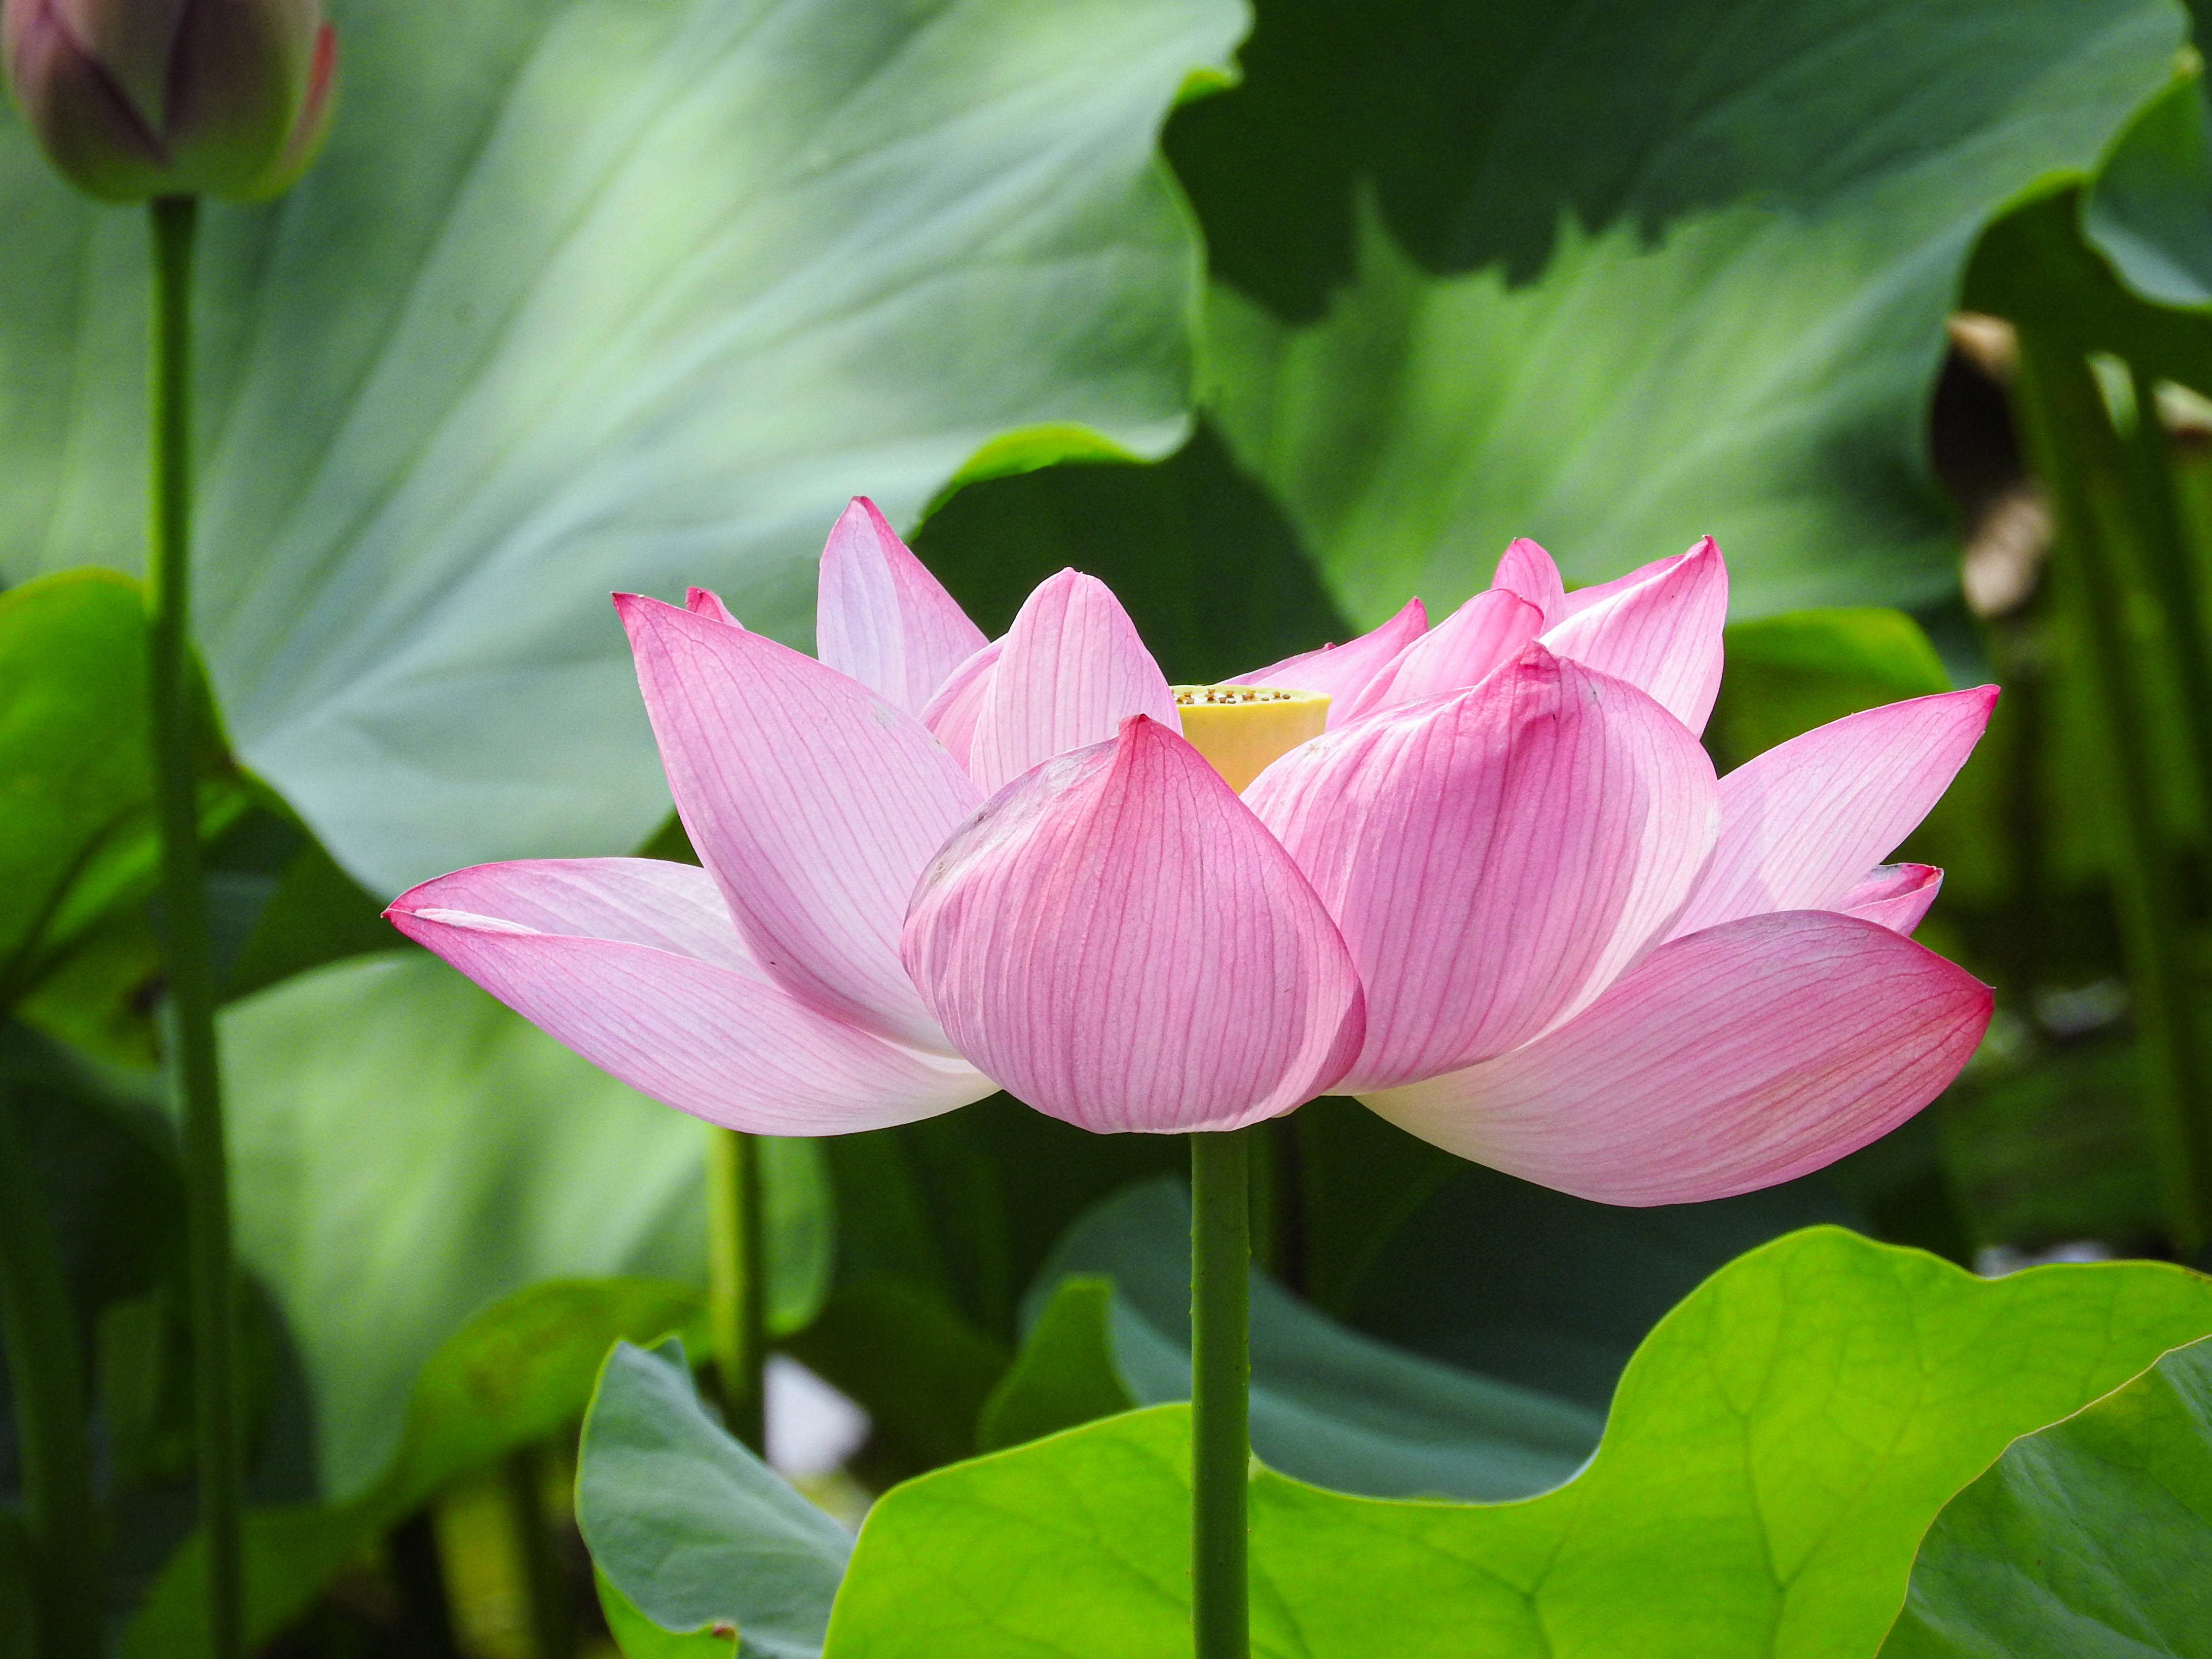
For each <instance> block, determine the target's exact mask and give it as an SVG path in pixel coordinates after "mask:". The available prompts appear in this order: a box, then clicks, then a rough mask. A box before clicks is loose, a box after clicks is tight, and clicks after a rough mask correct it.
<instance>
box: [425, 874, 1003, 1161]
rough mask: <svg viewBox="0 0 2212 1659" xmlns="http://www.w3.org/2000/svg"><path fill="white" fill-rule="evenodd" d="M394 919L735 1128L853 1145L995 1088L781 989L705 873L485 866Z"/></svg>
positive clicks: (527, 1008) (435, 889)
mask: <svg viewBox="0 0 2212 1659" xmlns="http://www.w3.org/2000/svg"><path fill="white" fill-rule="evenodd" d="M385 914H386V915H387V916H389V917H390V918H391V920H392V924H393V925H394V926H395V927H398V929H399V930H400V932H402V933H404V934H406V935H407V936H408V937H409V938H410V939H414V940H416V942H417V943H419V944H421V945H425V946H427V947H428V948H429V949H430V950H431V951H435V953H436V954H437V955H438V956H440V957H443V958H444V959H445V960H446V961H447V963H451V964H452V965H453V967H455V968H457V969H459V970H460V971H461V972H462V973H464V974H465V975H468V977H469V978H471V979H472V980H474V981H476V982H477V984H478V985H480V986H482V987H483V988H484V989H485V990H487V991H489V993H491V994H492V995H494V996H495V997H497V998H498V999H499V1000H501V1002H504V1003H505V1004H507V1006H508V1007H510V1008H513V1010H514V1011H515V1012H517V1013H519V1014H520V1015H522V1016H523V1018H526V1019H527V1020H529V1021H530V1022H531V1023H532V1024H535V1025H537V1026H538V1027H539V1028H540V1029H542V1030H544V1031H546V1032H547V1033H548V1034H549V1035H550V1036H553V1037H554V1038H555V1039H556V1040H557V1041H558V1042H561V1043H562V1044H563V1045H565V1046H566V1047H568V1048H571V1049H573V1050H574V1051H575V1052H576V1053H577V1054H581V1055H582V1056H583V1057H584V1058H585V1059H586V1060H590V1061H591V1062H592V1064H593V1065H595V1066H599V1068H600V1069H601V1070H603V1071H605V1072H606V1073H609V1074H610V1075H611V1076H613V1077H615V1078H617V1079H620V1080H621V1081H622V1082H623V1083H626V1084H628V1085H629V1086H630V1087H632V1088H634V1089H636V1090H637V1091H640V1092H641V1093H643V1094H646V1095H649V1096H651V1097H653V1098H654V1099H656V1100H659V1101H660V1102H661V1103H664V1104H665V1105H669V1106H673V1107H675V1108H676V1109H678V1110H679V1111H684V1112H689V1113H690V1114H691V1115H694V1116H696V1117H702V1118H705V1119H706V1120H708V1121H709V1122H713V1123H720V1124H722V1125H723V1126H725V1127H729V1128H734V1129H744V1130H747V1131H749V1132H750V1133H759V1134H806V1135H817V1134H845V1133H851V1132H852V1131H854V1130H858V1129H872V1128H879V1127H884V1126H886V1125H889V1124H893V1123H907V1122H911V1121H915V1119H917V1118H923V1117H931V1116H934V1115H937V1114H939V1113H940V1112H946V1111H950V1110H951V1109H953V1108H955V1107H957V1106H963V1105H965V1104H967V1103H969V1101H973V1100H980V1099H981V1098H982V1097H983V1096H985V1095H987V1094H988V1093H990V1092H991V1091H992V1090H993V1088H994V1086H995V1085H993V1084H992V1082H991V1081H990V1079H987V1078H985V1077H983V1076H982V1075H981V1073H978V1072H975V1070H974V1069H973V1068H971V1067H969V1066H966V1065H965V1064H963V1063H961V1062H958V1061H951V1060H938V1059H933V1058H932V1057H929V1056H926V1055H922V1054H915V1053H913V1052H912V1051H910V1050H908V1049H905V1048H899V1047H897V1046H896V1045H894V1044H892V1043H889V1042H884V1041H883V1040H882V1039H881V1038H879V1037H876V1036H872V1035H870V1034H869V1033H867V1032H866V1031H863V1030H860V1029H859V1028H857V1027H855V1026H852V1025H848V1024H844V1023H843V1022H842V1021H840V1020H836V1019H835V1018H830V1017H828V1016H826V1015H823V1014H821V1013H819V1012H816V1011H815V1010H814V1009H812V1008H811V1007H809V1006H807V1005H806V1004H805V1003H804V1002H802V1001H800V1000H799V999H798V998H796V997H793V996H792V995H791V994H789V993H787V992H786V991H784V990H782V989H781V988H780V987H777V986H776V985H775V984H774V983H773V982H772V981H769V978H768V977H767V975H765V974H764V973H763V972H762V970H761V969H759V968H758V967H757V966H755V965H753V964H752V963H750V962H749V961H748V960H747V958H746V954H745V951H744V945H743V944H742V942H741V941H739V940H738V938H737V935H736V933H735V932H734V930H733V929H732V927H731V925H730V922H729V918H728V913H727V911H726V909H725V908H724V907H723V904H722V900H721V896H720V892H719V890H717V889H716V888H715V886H714V881H713V878H711V877H709V876H708V874H707V872H705V871H703V870H696V869H693V868H692V867H691V866H688V865H676V864H659V863H657V862H656V861H654V860H647V859H576V860H532V861H527V862H521V863H515V864H500V865H480V866H477V867H475V868H473V869H469V870H461V871H456V872H454V873H453V874H452V875H450V876H442V877H441V878H438V879H437V880H435V881H430V882H425V883H423V884H422V885H421V886H419V887H416V888H413V889H411V890H409V891H407V892H405V893H403V894H402V895H400V896H399V897H398V899H396V900H394V901H393V902H392V907H391V908H390V909H388V910H387V911H386V913H385ZM562 927H568V928H573V929H576V930H585V929H589V930H591V931H589V932H585V931H575V932H568V933H564V932H562V931H559V930H560V929H561V928H562ZM701 952H704V953H705V954H701Z"/></svg>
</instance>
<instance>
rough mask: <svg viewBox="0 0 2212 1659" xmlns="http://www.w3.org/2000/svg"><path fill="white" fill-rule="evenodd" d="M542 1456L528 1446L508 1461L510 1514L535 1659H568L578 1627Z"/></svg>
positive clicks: (540, 1451)
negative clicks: (555, 1539)
mask: <svg viewBox="0 0 2212 1659" xmlns="http://www.w3.org/2000/svg"><path fill="white" fill-rule="evenodd" d="M544 1474H545V1471H544V1453H543V1450H542V1449H541V1448H539V1447H536V1446H525V1447H523V1448H522V1449H521V1450H520V1451H518V1452H515V1453H513V1455H511V1456H509V1457H508V1458H507V1468H506V1477H507V1509H508V1510H509V1513H510V1515H511V1516H512V1519H513V1527H514V1541H515V1548H516V1550H517V1551H518V1552H519V1553H520V1556H521V1559H522V1578H523V1587H524V1589H525V1590H526V1592H527V1594H528V1595H529V1599H530V1651H531V1654H532V1659H568V1655H569V1654H571V1653H573V1652H574V1650H575V1646H576V1632H575V1626H574V1621H573V1620H571V1619H570V1618H569V1616H568V1586H567V1583H566V1581H565V1580H564V1579H563V1577H562V1572H561V1560H560V1558H559V1556H557V1555H556V1554H555V1553H554V1547H553V1527H552V1522H551V1519H550V1516H548V1515H547V1514H546V1511H545V1480H544Z"/></svg>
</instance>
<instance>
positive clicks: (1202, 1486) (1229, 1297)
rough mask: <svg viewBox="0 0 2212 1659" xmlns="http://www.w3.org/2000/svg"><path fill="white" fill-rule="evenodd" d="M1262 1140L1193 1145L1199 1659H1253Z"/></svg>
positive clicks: (1236, 1138)
mask: <svg viewBox="0 0 2212 1659" xmlns="http://www.w3.org/2000/svg"><path fill="white" fill-rule="evenodd" d="M1253 1133H1255V1132H1254V1131H1252V1130H1249V1129H1241V1130H1237V1131H1236V1132H1235V1133H1229V1134H1194V1135H1193V1136H1192V1137H1191V1138H1190V1358H1191V1395H1190V1482H1191V1503H1190V1592H1191V1594H1190V1628H1191V1636H1192V1638H1193V1642H1194V1646H1195V1648H1196V1654H1197V1659H1247V1656H1248V1655H1249V1653H1250V1652H1251V1647H1252V1643H1251V1613H1250V1608H1249V1585H1248V1581H1247V1577H1246V1571H1245V1554H1246V1545H1247V1539H1246V1522H1245V1487H1246V1480H1247V1475H1246V1470H1247V1468H1248V1467H1249V1463H1250V1460H1251V1451H1250V1440H1249V1427H1248V1419H1249V1413H1250V1392H1251V1380H1252V1358H1251V1351H1250V1344H1249V1334H1250V1319H1249V1309H1248V1307H1247V1305H1246V1304H1247V1297H1249V1291H1250V1279H1249V1274H1250V1272H1251V1261H1252V1204H1251V1190H1252V1142H1251V1137H1252V1135H1253Z"/></svg>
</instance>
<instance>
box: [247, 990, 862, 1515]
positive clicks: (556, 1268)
mask: <svg viewBox="0 0 2212 1659" xmlns="http://www.w3.org/2000/svg"><path fill="white" fill-rule="evenodd" d="M223 1050H224V1059H225V1061H226V1064H227V1068H228V1084H229V1090H230V1114H231V1115H230V1124H231V1129H230V1133H231V1140H232V1149H233V1150H232V1170H233V1182H234V1188H235V1191H236V1194H237V1197H236V1204H237V1212H238V1237H239V1247H240V1252H241V1254H242V1255H243V1257H244V1259H245V1261H246V1265H247V1266H248V1267H251V1268H252V1270H253V1271H254V1272H255V1273H258V1275H259V1276H260V1278H261V1279H262V1280H263V1282H264V1283H265V1284H266V1285H268V1286H269V1288H270V1291H271V1292H272V1293H273V1294H274V1295H275V1296H276V1299H277V1302H278V1304H279V1305H280V1306H282V1307H283V1310H284V1313H285V1316H286V1318H287V1319H288V1320H289V1322H290V1326H291V1329H292V1334H293V1337H294V1340H295V1341H296V1342H297V1344H298V1345H299V1347H300V1350H301V1355H302V1357H303V1358H304V1361H305V1363H306V1365H307V1371H308V1375H309V1376H310V1378H311V1379H312V1381H313V1387H314V1395H315V1409H316V1432H317V1437H318V1448H317V1449H318V1453H319V1459H320V1463H321V1468H322V1478H323V1485H324V1490H325V1493H326V1494H327V1495H329V1496H330V1497H331V1498H347V1497H349V1496H351V1495H353V1494H355V1493H356V1492H360V1491H362V1489H363V1488H364V1487H365V1486H367V1485H368V1484H369V1483H370V1482H371V1481H373V1480H374V1479H375V1478H376V1477H377V1476H378V1474H380V1471H381V1470H382V1469H383V1468H384V1467H385V1465H386V1462H388V1461H389V1459H390V1458H391V1457H392V1455H393V1453H394V1451H395V1449H397V1447H398V1439H399V1434H400V1428H401V1424H402V1422H403V1421H404V1415H405V1410H406V1402H407V1401H408V1398H409V1395H410V1390H411V1389H414V1387H415V1385H416V1373H417V1371H418V1370H420V1369H421V1368H422V1364H423V1363H424V1362H425V1361H426V1360H427V1359H428V1358H429V1356H430V1354H431V1352H433V1351H434V1350H435V1349H436V1348H437V1346H439V1344H440V1343H441V1342H443V1341H444V1340H446V1339H447V1337H448V1336H449V1335H450V1334H452V1333H453V1331H454V1330H455V1329H456V1328H459V1326H460V1324H461V1323H462V1322H463V1321H465V1320H466V1319H467V1318H469V1317H470V1316H471V1315H473V1314H475V1313H476V1312H477V1311H478V1310H481V1309H483V1308H484V1307H486V1306H489V1304H492V1303H494V1302H495V1301H497V1300H498V1299H499V1298H500V1297H503V1296H507V1295H508V1294H510V1293H512V1292H513V1291H517V1290H520V1288H522V1287H523V1286H525V1285H530V1284H532V1283H535V1282H537V1281H538V1280H541V1279H554V1278H569V1277H578V1276H594V1277H595V1276H599V1275H603V1274H610V1273H653V1274H659V1275H665V1276H668V1277H672V1278H678V1279H698V1278H702V1277H703V1273H704V1262H705V1229H706V1220H705V1213H704V1211H705V1200H704V1188H703V1184H702V1183H703V1176H702V1168H703V1160H704V1155H705V1141H704V1136H705V1133H706V1131H705V1129H704V1128H703V1127H702V1125H701V1124H699V1123H698V1122H697V1121H696V1120H695V1119H692V1118H689V1117H686V1116H684V1115H682V1114H680V1113H678V1112H674V1111H671V1110H670V1109H668V1108H666V1107H665V1106H660V1105H658V1104H656V1103H653V1102H651V1101H648V1100H646V1099H645V1098H643V1097H641V1096H639V1095H637V1094H635V1093H633V1092H632V1091H630V1090H629V1089H627V1088H625V1087H623V1085H621V1084H619V1083H617V1082H615V1081H614V1080H613V1079H611V1078H609V1077H607V1076H606V1075H605V1074H604V1073H601V1072H599V1071H598V1070H597V1069H596V1068H594V1067H593V1066H591V1065H590V1064H589V1063H588V1062H586V1061H585V1060H580V1059H579V1058H577V1057H576V1056H575V1055H574V1054H571V1053H569V1051H568V1050H567V1049H566V1048H562V1047H561V1046H560V1044H558V1043H556V1042H554V1041H553V1039H552V1038H550V1037H549V1036H545V1035H544V1033H543V1032H541V1031H539V1030H537V1028H535V1027H534V1026H532V1025H531V1024H528V1023H527V1022H526V1021H525V1020H524V1019H523V1018H521V1017H520V1015H517V1014H514V1013H512V1012H509V1011H508V1010H507V1009H506V1008H504V1007H502V1006H501V1005H500V1004H499V1003H497V1002H495V1001H494V1000H492V999H491V998H490V997H489V996H487V995H486V994H484V993H483V992H482V991H479V990H477V988H476V987H474V986H472V985H471V984H470V983H469V982H468V981H466V980H465V979H463V978H462V977H461V976H460V975H458V974H456V973H454V972H453V970H452V969H449V968H447V967H446V966H445V964H443V963H440V962H438V961H436V960H435V959H434V958H432V957H428V956H426V955H420V954H413V955H397V956H395V955H387V956H381V957H364V958H361V959H359V960H356V961H353V962H345V963H336V964H334V965H332V966H331V967H328V968H324V969H319V970H317V971H316V972H313V973H311V974H307V975H301V976H300V977H298V978H296V979H292V980H289V981H285V982H284V983H283V984H282V985H279V986H276V987H274V988H272V989H270V990H269V991H265V992H263V993H261V994H258V995H257V996H254V997H250V998H247V999H246V1000H244V1001H242V1002H240V1003H235V1004H234V1005H232V1006H231V1007H230V1008H229V1009H228V1011H227V1012H226V1013H225V1015H224V1018H223ZM769 1147H770V1151H769V1162H768V1177H769V1206H770V1211H769V1240H770V1251H771V1256H770V1260H771V1267H772V1270H773V1272H774V1273H775V1279H774V1282H773V1286H772V1290H773V1304H772V1313H773V1315H774V1317H775V1323H776V1324H777V1326H778V1328H790V1327H792V1326H793V1325H796V1324H799V1323H803V1322H805V1320H806V1319H807V1318H808V1317H810V1316H811V1313H812V1311H813V1308H814V1305H815V1304H816V1303H817V1301H818V1299H819V1297H820V1295H821V1293H822V1289H823V1280H824V1278H825V1276H826V1272H827V1266H828V1260H827V1257H828V1251H829V1215H828V1212H827V1210H826V1208H825V1200H824V1196H823V1189H822V1183H821V1181H820V1177H819V1175H818V1173H817V1169H816V1165H815V1162H814V1158H815V1153H814V1149H813V1147H812V1146H811V1143H808V1142H804V1141H771V1142H769ZM594 1358H596V1356H594Z"/></svg>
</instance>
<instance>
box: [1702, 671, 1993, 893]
mask: <svg viewBox="0 0 2212 1659" xmlns="http://www.w3.org/2000/svg"><path fill="white" fill-rule="evenodd" d="M1996 696H1997V689H1996V687H1995V686H1993V685H1984V686H1980V687H1978V688H1976V689H1975V690H1971V691H1945V692H1941V693H1938V694H1937V695H1936V696H1932V697H1914V698H1912V699H1911V701H1909V702H1893V703H1889V704H1887V705H1886V706H1884V707H1882V708H1869V709H1867V710H1865V711H1863V713H1860V714H1846V715H1845V716H1844V718H1843V719H1841V720H1831V721H1830V722H1829V723H1828V724H1827V725H1826V726H1816V727H1814V729H1813V730H1812V731H1810V732H1805V733H1803V734H1802V735H1801V736H1798V737H1795V738H1790V741H1789V742H1787V743H1784V744H1776V745H1775V746H1774V747H1773V748H1771V749H1770V750H1767V751H1766V752H1765V754H1763V755H1759V756H1757V757H1753V759H1751V760H1747V761H1746V762H1745V763H1743V764H1742V765H1741V766H1739V767H1737V768H1736V769H1735V771H1733V772H1731V773H1729V775H1727V776H1726V777H1724V778H1723V779H1722V780H1721V839H1720V845H1719V846H1717V848H1714V849H1713V862H1712V867H1711V869H1709V870H1708V871H1707V872H1705V880H1704V881H1702V882H1700V883H1699V885H1698V890H1697V892H1696V894H1695V895H1694V896H1692V898H1691V900H1690V902H1689V905H1688V907H1687V908H1685V909H1684V911H1683V913H1682V915H1681V917H1680V920H1679V921H1676V922H1675V924H1674V933H1675V934H1676V935H1677V936H1679V935H1681V934H1684V933H1695V932H1697V931H1698V930H1699V928H1701V927H1713V926H1714V925H1715V924H1717V923H1719V922H1723V921H1734V920H1735V918H1737V917H1738V916H1749V915H1759V913H1760V912H1762V911H1766V910H1833V909H1838V908H1841V903H1840V902H1841V900H1842V898H1843V896H1844V894H1845V893H1847V892H1849V891H1850V890H1851V887H1852V885H1853V884H1855V883H1857V881H1858V880H1859V878H1861V877H1863V875H1865V874H1866V872H1867V870H1868V867H1869V866H1871V865H1874V864H1875V863H1878V862H1879V861H1880V860H1882V859H1883V858H1886V857H1887V856H1888V854H1889V853H1890V852H1891V850H1892V849H1893V848H1895V847H1896V846H1897V844H1898V843H1899V842H1901V841H1903V840H1904V839H1905V836H1908V835H1910V834H1911V833H1912V829H1913V826H1914V825H1916V824H1917V823H1919V822H1920V820H1921V819H1922V818H1923V817H1927V815H1928V809H1929V807H1931V806H1933V805H1935V804H1936V801H1937V799H1940V798H1941V797H1942V793H1943V791H1944V790H1945V789H1946V788H1948V787H1949V786H1950V782H1951V780H1952V779H1953V778H1954V776H1956V775H1958V770H1959V768H1960V766H1962V765H1964V764H1965V763H1966V757H1967V756H1968V755H1970V754H1972V752H1973V749H1974V744H1975V743H1976V742H1977V741H1978V739H1979V738H1980V737H1981V735H1982V728H1983V727H1984V726H1986V725H1988V724H1989V718H1990V709H1991V708H1993V707H1995V705H1996Z"/></svg>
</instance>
